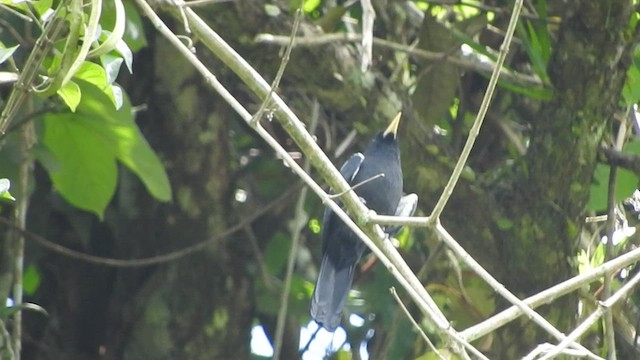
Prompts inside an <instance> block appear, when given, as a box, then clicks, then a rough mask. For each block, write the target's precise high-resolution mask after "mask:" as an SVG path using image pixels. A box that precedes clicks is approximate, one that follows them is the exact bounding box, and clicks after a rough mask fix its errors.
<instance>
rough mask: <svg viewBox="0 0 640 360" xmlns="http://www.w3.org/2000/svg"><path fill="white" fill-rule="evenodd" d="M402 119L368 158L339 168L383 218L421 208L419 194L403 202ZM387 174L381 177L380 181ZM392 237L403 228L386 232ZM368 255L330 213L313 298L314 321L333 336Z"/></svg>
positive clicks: (372, 145) (378, 138)
mask: <svg viewBox="0 0 640 360" xmlns="http://www.w3.org/2000/svg"><path fill="white" fill-rule="evenodd" d="M400 117H401V113H398V115H396V117H395V118H394V119H393V120H392V121H391V123H390V124H389V126H388V127H387V128H386V129H385V130H384V131H382V132H379V133H378V134H376V135H375V136H374V137H373V139H371V141H370V142H369V144H368V145H367V147H366V148H365V150H364V153H359V152H358V153H355V154H353V155H352V156H351V157H350V158H349V160H347V161H346V162H345V163H344V164H343V165H342V167H341V168H340V174H341V175H342V176H343V177H344V178H345V180H346V181H347V183H349V185H351V186H352V189H353V190H354V191H355V193H356V194H357V195H358V197H359V199H360V201H362V202H363V203H364V204H365V205H366V206H367V207H368V208H369V209H371V210H374V211H375V212H376V213H377V214H381V215H396V216H411V215H413V213H414V212H415V209H416V207H417V202H418V197H417V195H415V194H409V195H406V196H403V195H402V194H403V193H402V190H403V183H402V168H401V164H400V149H399V146H398V139H397V133H398V125H399V124H400ZM380 174H382V175H380ZM383 230H384V231H385V233H387V234H389V235H390V236H393V235H395V234H397V233H398V232H399V231H400V230H401V226H387V227H385V228H383ZM368 250H369V249H368V248H367V246H366V245H365V244H364V243H363V242H362V241H361V240H360V239H359V238H358V236H357V235H356V234H355V233H354V232H353V231H352V230H350V229H349V228H348V227H347V225H345V223H344V222H343V221H342V220H341V219H340V218H339V217H338V216H337V215H336V214H335V213H334V212H333V211H332V210H331V209H330V208H329V207H327V208H326V209H325V211H324V215H323V219H322V261H321V264H320V270H319V272H318V278H317V280H316V285H315V288H314V290H313V295H312V296H311V309H310V313H311V317H312V318H313V319H314V320H315V321H316V323H318V324H319V325H321V326H322V327H323V328H325V329H326V330H327V331H330V332H333V331H335V330H336V329H337V328H338V326H339V325H340V319H341V317H342V311H343V308H344V306H345V304H346V301H347V295H348V294H349V290H350V289H351V283H352V281H353V275H354V271H355V269H356V266H357V264H358V262H359V260H360V259H361V258H362V256H363V255H364V254H365V252H367V251H368Z"/></svg>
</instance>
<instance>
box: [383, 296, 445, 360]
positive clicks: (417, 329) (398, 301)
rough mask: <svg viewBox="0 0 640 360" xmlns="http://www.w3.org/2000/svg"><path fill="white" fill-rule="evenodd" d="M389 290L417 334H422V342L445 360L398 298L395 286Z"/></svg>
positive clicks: (439, 357) (441, 359)
mask: <svg viewBox="0 0 640 360" xmlns="http://www.w3.org/2000/svg"><path fill="white" fill-rule="evenodd" d="M389 292H390V293H391V295H393V298H394V299H395V300H396V302H397V303H398V305H400V308H401V309H402V311H403V312H404V314H405V315H406V316H407V319H409V321H411V324H412V325H413V327H414V328H415V329H416V331H417V332H418V334H420V336H422V339H423V340H424V342H426V343H427V346H428V347H429V348H430V349H431V351H433V353H434V354H436V356H437V357H438V359H440V360H446V359H445V357H444V356H442V354H440V352H439V351H438V349H436V347H435V345H433V343H432V342H431V340H430V339H429V337H428V336H427V334H425V333H424V331H423V330H422V328H421V327H420V325H418V322H417V321H416V319H414V318H413V316H411V313H410V312H409V309H407V307H406V306H405V305H404V303H403V302H402V300H401V299H400V296H398V292H397V291H396V288H394V287H392V288H390V289H389Z"/></svg>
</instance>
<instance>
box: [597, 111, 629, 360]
mask: <svg viewBox="0 0 640 360" xmlns="http://www.w3.org/2000/svg"><path fill="white" fill-rule="evenodd" d="M626 135H627V124H626V122H625V121H624V120H623V121H621V122H620V125H619V128H618V135H617V137H616V142H615V144H614V148H615V149H616V150H618V151H620V150H622V146H623V145H624V140H625V137H626ZM617 174H618V167H617V166H615V165H611V166H610V168H609V184H608V188H607V214H608V216H607V244H606V247H605V255H604V260H605V261H607V260H610V259H611V258H612V256H613V234H614V233H615V231H616V221H617V216H616V178H617ZM610 296H611V275H610V274H607V275H605V277H604V282H603V290H602V297H603V298H604V299H608V298H609V297H610ZM604 323H605V326H604V338H605V341H606V347H607V360H616V359H617V355H616V337H615V330H614V328H613V314H612V313H611V311H608V312H607V313H606V314H605V315H604Z"/></svg>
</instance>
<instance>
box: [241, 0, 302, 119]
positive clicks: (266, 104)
mask: <svg viewBox="0 0 640 360" xmlns="http://www.w3.org/2000/svg"><path fill="white" fill-rule="evenodd" d="M303 6H304V0H302V1H301V2H300V7H299V8H298V10H296V17H295V19H294V20H293V27H292V28H291V35H290V36H289V43H288V44H287V48H286V49H285V51H284V55H283V56H282V60H281V62H280V67H278V72H277V73H276V77H275V78H274V79H273V82H272V83H271V89H270V90H269V94H268V95H267V97H266V99H264V100H263V101H262V105H260V109H258V112H257V113H256V114H255V115H254V116H253V119H251V124H252V125H253V126H255V124H256V123H257V122H259V121H260V120H261V119H262V114H263V113H264V111H265V110H266V109H267V107H269V106H270V103H271V97H272V96H273V92H274V91H275V89H277V88H278V86H279V85H280V80H282V75H284V69H286V68H287V64H288V63H289V59H290V58H291V50H292V49H293V39H295V38H296V34H297V33H298V28H299V27H300V20H301V19H302V15H303V14H304V12H303V11H302V8H303Z"/></svg>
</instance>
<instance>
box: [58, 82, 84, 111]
mask: <svg viewBox="0 0 640 360" xmlns="http://www.w3.org/2000/svg"><path fill="white" fill-rule="evenodd" d="M58 95H60V97H61V98H62V101H64V103H65V104H67V106H68V107H69V109H70V110H71V111H72V112H75V111H76V108H77V107H78V104H80V98H81V96H82V94H81V93H80V87H79V86H78V84H76V83H75V82H73V81H69V82H68V83H67V84H66V85H65V86H63V87H61V88H60V89H58Z"/></svg>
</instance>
